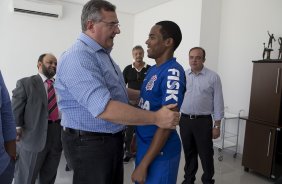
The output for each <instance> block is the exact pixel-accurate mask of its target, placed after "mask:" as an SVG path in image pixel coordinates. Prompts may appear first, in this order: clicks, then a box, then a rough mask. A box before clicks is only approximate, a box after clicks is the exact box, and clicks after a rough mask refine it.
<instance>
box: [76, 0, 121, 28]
mask: <svg viewBox="0 0 282 184" xmlns="http://www.w3.org/2000/svg"><path fill="white" fill-rule="evenodd" d="M101 10H105V11H113V12H115V11H116V6H115V5H113V4H112V3H110V2H108V1H104V0H90V1H88V2H87V3H86V4H85V5H84V6H83V9H82V13H81V29H82V31H83V32H85V31H86V30H87V22H88V21H89V20H91V21H93V22H99V21H101V20H102V17H101Z"/></svg>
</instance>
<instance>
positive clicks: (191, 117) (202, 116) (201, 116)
mask: <svg viewBox="0 0 282 184" xmlns="http://www.w3.org/2000/svg"><path fill="white" fill-rule="evenodd" d="M181 116H183V117H185V118H189V119H200V118H211V115H210V114H209V115H195V114H184V113H181Z"/></svg>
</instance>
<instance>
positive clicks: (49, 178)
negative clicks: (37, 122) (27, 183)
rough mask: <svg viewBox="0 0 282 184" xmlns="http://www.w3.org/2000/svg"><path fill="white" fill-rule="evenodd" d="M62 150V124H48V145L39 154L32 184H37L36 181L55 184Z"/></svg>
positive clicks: (41, 183) (42, 183)
mask: <svg viewBox="0 0 282 184" xmlns="http://www.w3.org/2000/svg"><path fill="white" fill-rule="evenodd" d="M62 149H63V148H62V142H61V125H60V123H52V124H48V132H47V139H46V144H45V147H44V149H43V150H42V151H41V152H39V153H38V154H37V159H36V164H35V168H34V171H33V176H32V180H31V183H35V181H36V179H38V181H39V182H38V183H40V184H52V183H55V180H56V176H57V169H58V167H59V163H60V159H61V155H62Z"/></svg>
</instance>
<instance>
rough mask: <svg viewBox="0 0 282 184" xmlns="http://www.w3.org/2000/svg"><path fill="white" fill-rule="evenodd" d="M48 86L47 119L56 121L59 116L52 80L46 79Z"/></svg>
mask: <svg viewBox="0 0 282 184" xmlns="http://www.w3.org/2000/svg"><path fill="white" fill-rule="evenodd" d="M46 82H47V84H48V87H47V91H48V111H49V117H48V119H49V120H52V121H56V120H58V118H59V111H58V106H57V100H56V94H55V89H54V86H53V81H52V80H50V79H47V80H46Z"/></svg>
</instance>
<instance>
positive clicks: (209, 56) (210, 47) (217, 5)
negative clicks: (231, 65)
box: [200, 0, 221, 71]
mask: <svg viewBox="0 0 282 184" xmlns="http://www.w3.org/2000/svg"><path fill="white" fill-rule="evenodd" d="M201 13H202V19H201V35H200V46H201V47H203V48H204V49H205V51H206V62H205V66H206V67H208V68H210V69H212V70H214V71H217V67H218V55H219V37H220V20H221V0H213V1H211V0H203V1H202V10H201Z"/></svg>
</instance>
